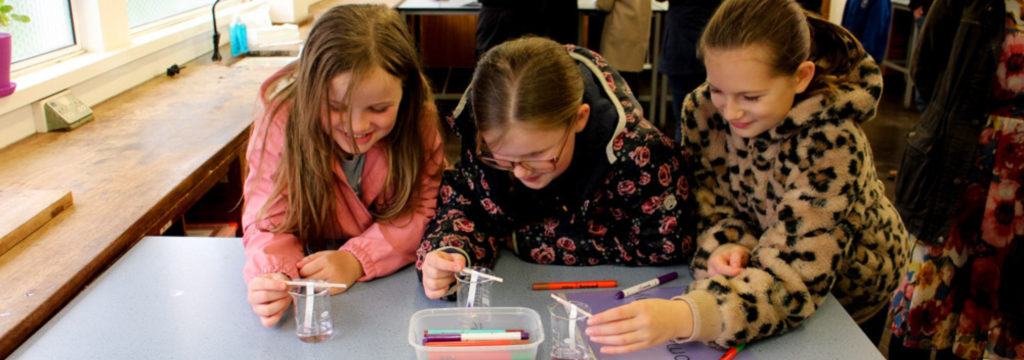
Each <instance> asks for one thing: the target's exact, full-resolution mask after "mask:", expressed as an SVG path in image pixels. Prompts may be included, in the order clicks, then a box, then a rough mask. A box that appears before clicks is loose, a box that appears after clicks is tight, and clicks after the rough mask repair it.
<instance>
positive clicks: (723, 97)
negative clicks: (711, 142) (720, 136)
mask: <svg viewBox="0 0 1024 360" xmlns="http://www.w3.org/2000/svg"><path fill="white" fill-rule="evenodd" d="M767 59H768V56H767V54H766V52H765V50H764V49H763V48H762V47H759V46H745V47H741V48H737V49H728V50H718V49H708V50H707V51H705V53H704V65H705V66H706V67H707V72H708V79H707V81H708V86H709V87H710V88H711V102H712V103H714V105H715V107H716V108H718V112H719V114H721V115H722V119H724V120H725V121H727V122H728V123H729V126H730V127H731V128H732V133H733V134H736V135H739V136H742V137H745V138H751V137H755V136H758V135H760V134H761V133H764V132H765V131H768V130H770V129H771V128H773V127H775V126H776V125H778V124H779V123H781V122H782V120H783V119H785V118H786V115H787V114H789V110H790V109H791V108H792V107H793V101H794V99H795V97H796V95H797V94H800V93H802V92H804V90H807V86H808V84H810V82H811V79H812V78H813V77H814V63H812V62H810V61H804V62H803V63H801V64H800V66H799V67H798V68H797V71H796V73H794V74H783V75H779V74H777V73H776V72H774V71H772V69H771V67H770V66H769V65H768V63H767Z"/></svg>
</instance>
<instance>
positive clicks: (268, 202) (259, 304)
mask: <svg viewBox="0 0 1024 360" xmlns="http://www.w3.org/2000/svg"><path fill="white" fill-rule="evenodd" d="M351 24H360V25H359V26H351ZM260 91H261V93H260V99H261V101H260V103H259V105H260V106H259V109H258V110H259V111H258V114H259V115H258V117H257V118H256V121H255V123H254V124H253V127H252V129H253V133H252V136H251V137H250V140H249V147H248V151H247V152H246V157H247V159H248V164H249V172H248V177H247V178H246V181H245V214H244V215H243V217H242V226H243V228H244V233H245V235H244V236H243V243H244V244H245V255H246V258H247V261H246V264H245V281H246V282H247V283H248V287H249V291H248V299H249V302H250V304H251V305H252V308H253V311H254V312H255V313H256V314H257V315H259V316H260V320H261V322H262V323H263V325H264V326H268V327H269V326H273V325H274V324H276V323H277V322H278V320H280V318H281V315H282V314H283V313H284V310H285V309H287V307H288V305H289V303H290V301H291V298H290V297H289V295H288V292H287V289H288V286H287V285H286V284H285V283H283V282H282V281H281V280H287V279H289V278H291V279H297V278H306V279H320V280H326V281H329V282H334V283H344V284H348V285H349V286H351V285H352V284H353V283H355V282H356V281H367V280H370V279H373V278H377V277H381V276H385V275H388V274H391V273H393V272H395V271H397V270H398V269H399V268H401V267H403V266H405V265H408V264H410V263H412V262H413V261H414V260H416V253H415V252H416V248H417V246H418V245H419V243H420V238H421V237H422V236H423V230H424V226H425V225H426V223H427V221H429V220H430V219H431V218H432V217H433V216H434V207H435V205H436V199H437V187H438V184H439V183H440V180H441V178H440V175H441V170H442V167H443V162H444V160H443V149H442V144H441V140H440V135H439V132H438V130H437V121H436V118H437V114H436V110H435V109H434V108H433V105H432V100H433V99H431V96H430V89H429V87H428V84H427V82H426V80H425V78H424V77H423V74H422V70H421V66H420V63H419V58H418V55H417V53H416V48H415V47H414V46H413V42H412V37H411V35H410V33H409V31H408V29H407V28H406V26H405V23H404V22H403V21H402V19H401V18H400V17H399V16H398V14H397V13H396V12H394V11H392V10H389V9H387V8H386V7H384V6H373V5H353V6H339V7H335V8H333V9H331V10H329V11H327V12H326V13H325V14H324V15H323V16H322V17H321V18H320V19H319V20H318V21H317V22H316V24H315V25H314V26H313V29H312V30H311V31H310V34H309V38H308V39H307V41H306V44H305V46H304V47H303V50H302V54H301V56H300V58H299V60H297V61H295V62H293V63H292V64H290V65H288V66H286V67H285V68H284V69H282V70H281V71H279V72H278V73H277V74H275V75H274V76H272V77H271V78H270V79H268V80H267V81H266V82H265V83H264V84H263V86H262V87H261V89H260ZM341 291H343V290H341ZM332 292H333V293H337V292H340V291H337V290H332Z"/></svg>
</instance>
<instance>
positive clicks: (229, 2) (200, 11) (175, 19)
mask: <svg viewBox="0 0 1024 360" xmlns="http://www.w3.org/2000/svg"><path fill="white" fill-rule="evenodd" d="M121 1H124V2H125V6H128V0H121ZM244 2H251V1H247V0H221V1H220V3H218V4H217V9H225V8H228V7H230V6H234V5H237V4H241V3H244ZM212 5H213V4H210V5H209V6H204V7H200V8H196V9H192V10H188V11H185V12H181V13H178V14H175V15H171V16H168V17H165V18H163V19H160V20H156V21H152V22H148V23H145V24H142V25H139V26H136V27H131V25H130V24H131V21H130V20H129V25H128V34H129V36H130V37H132V38H134V37H137V36H143V35H146V34H148V33H151V32H155V31H160V30H161V29H165V28H168V27H171V26H174V25H177V24H180V23H183V22H186V21H189V20H193V19H196V18H199V17H201V16H204V15H205V16H212V15H213V14H212V13H211V12H210V11H211V8H210V6H212Z"/></svg>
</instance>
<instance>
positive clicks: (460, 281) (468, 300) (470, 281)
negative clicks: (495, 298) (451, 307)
mask: <svg viewBox="0 0 1024 360" xmlns="http://www.w3.org/2000/svg"><path fill="white" fill-rule="evenodd" d="M469 269H472V270H476V271H477V272H480V273H481V274H486V275H494V272H493V271H491V269H488V268H483V267H479V266H473V267H470V268H469ZM455 282H456V283H457V286H458V288H457V289H456V292H457V293H458V307H489V306H491V284H493V283H494V281H492V280H490V279H486V278H483V277H477V278H474V276H473V275H471V274H465V273H459V274H455Z"/></svg>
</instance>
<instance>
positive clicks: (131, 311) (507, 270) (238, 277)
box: [11, 237, 882, 360]
mask: <svg viewBox="0 0 1024 360" xmlns="http://www.w3.org/2000/svg"><path fill="white" fill-rule="evenodd" d="M244 263H245V255H244V253H243V248H242V244H241V240H240V239H235V238H180V237H147V238H144V239H143V240H142V241H141V242H139V243H138V245H136V246H135V247H134V248H133V249H131V250H130V251H129V252H128V253H127V254H126V255H125V256H124V257H123V258H121V259H120V260H119V261H117V262H116V263H115V264H114V265H113V266H112V267H111V268H110V269H109V270H107V271H106V273H104V274H103V275H102V276H100V277H99V278H98V279H97V280H96V281H95V282H94V283H93V284H92V285H91V286H89V287H88V288H86V289H85V290H84V291H82V293H81V294H79V296H78V297H77V298H75V299H74V300H73V301H72V302H71V303H69V304H68V305H67V306H66V307H65V308H64V309H63V310H61V312H60V313H58V314H57V315H56V316H54V318H53V319H51V320H50V321H49V322H48V323H47V324H46V325H45V326H44V327H43V328H41V329H40V330H39V331H38V332H36V333H35V334H34V335H33V336H32V337H31V338H30V339H29V340H28V341H26V342H25V343H24V344H22V346H21V347H20V348H18V350H17V351H15V352H14V354H12V356H11V359H70V358H74V359H140V358H145V359H197V358H209V359H286V358H338V357H339V356H344V357H345V358H352V359H371V358H373V359H381V360H383V359H412V358H414V357H415V356H414V354H415V353H414V351H413V348H412V346H410V345H409V343H408V340H407V332H408V328H409V319H410V317H411V316H412V315H413V313H415V312H416V311H418V310H422V309H428V308H442V307H450V306H454V304H453V303H449V302H445V301H440V300H430V299H427V298H426V296H424V295H423V290H422V288H421V286H420V284H419V281H418V280H417V279H416V275H415V274H416V272H415V269H413V268H412V267H411V266H410V267H407V268H405V269H402V270H400V271H399V272H398V273H396V274H394V275H392V276H388V277H386V278H382V279H377V280H373V281H371V282H367V283H359V284H357V285H356V286H353V287H352V289H349V290H348V291H347V292H346V293H343V294H340V295H336V296H334V298H333V300H332V304H333V314H332V316H333V320H334V326H335V330H334V331H335V335H334V338H333V339H331V340H328V341H327V342H324V343H321V344H306V343H302V342H300V341H299V340H298V339H297V337H296V336H295V321H294V319H293V316H292V315H291V313H290V311H289V312H288V313H286V314H285V316H284V318H283V320H282V323H281V324H280V325H278V326H276V327H273V328H269V329H268V328H264V327H262V326H261V325H260V323H259V320H258V319H257V318H256V316H255V315H254V314H253V313H252V310H251V308H250V307H249V304H248V302H247V301H246V297H245V292H246V286H245V284H244V282H243V279H242V266H243V264H244ZM671 270H675V271H678V272H679V275H680V278H679V280H676V281H674V282H673V283H672V284H670V285H666V286H683V285H685V284H687V283H689V282H690V281H692V278H690V275H689V271H688V270H687V269H686V267H685V266H672V267H656V268H626V267H620V266H596V267H565V266H539V265H535V264H530V263H526V262H524V261H522V260H520V259H518V258H516V257H515V256H514V255H513V254H511V253H510V252H507V251H506V252H505V253H503V256H502V258H501V259H500V260H499V261H498V265H497V267H496V269H495V272H496V273H497V274H498V275H499V276H502V277H504V279H505V282H504V283H502V284H495V286H494V288H493V289H492V302H493V303H492V305H493V306H521V307H527V308H531V309H534V310H536V311H537V312H538V313H540V314H541V319H543V322H544V327H545V329H548V327H549V326H550V325H549V323H548V322H549V320H550V319H549V318H550V316H548V314H547V310H546V309H545V307H546V306H547V305H549V304H550V303H551V302H552V301H551V299H550V297H549V296H550V295H549V294H550V292H549V291H532V290H529V285H530V284H531V283H534V282H555V281H572V280H599V279H612V280H618V281H619V284H620V286H622V287H625V286H632V285H633V284H638V283H640V282H643V281H646V280H649V279H652V278H654V277H657V276H658V275H662V274H664V273H666V272H668V271H671ZM622 287H620V289H621V288H622ZM570 291H572V290H570ZM581 291H585V290H581ZM744 351H750V352H751V353H752V355H754V356H755V357H756V358H757V359H759V360H771V359H812V358H813V359H857V360H862V359H881V358H882V356H881V354H879V353H878V351H877V350H876V349H875V348H874V346H873V345H872V344H871V342H870V341H869V340H868V339H867V337H866V336H865V335H864V334H863V333H862V332H860V329H859V328H858V327H857V325H856V324H855V323H854V322H853V319H851V318H850V316H849V315H847V313H846V312H845V311H844V310H843V308H842V307H841V306H840V305H839V303H838V302H837V301H836V300H835V298H833V297H832V296H829V297H828V299H827V300H826V302H825V303H824V304H823V305H822V306H821V308H820V309H819V310H818V313H817V314H815V315H814V316H813V317H811V318H810V319H808V320H807V321H806V322H805V323H804V324H803V325H802V326H800V327H799V328H797V329H795V330H793V331H792V332H790V333H788V334H786V335H783V336H779V337H775V338H771V339H767V340H764V341H760V342H757V343H755V344H754V345H752V346H750V347H748V348H747V350H744ZM549 352H550V349H549V347H548V345H547V344H542V345H541V347H540V350H539V352H538V358H539V359H545V358H547V357H548V355H547V354H548V353H549Z"/></svg>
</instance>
